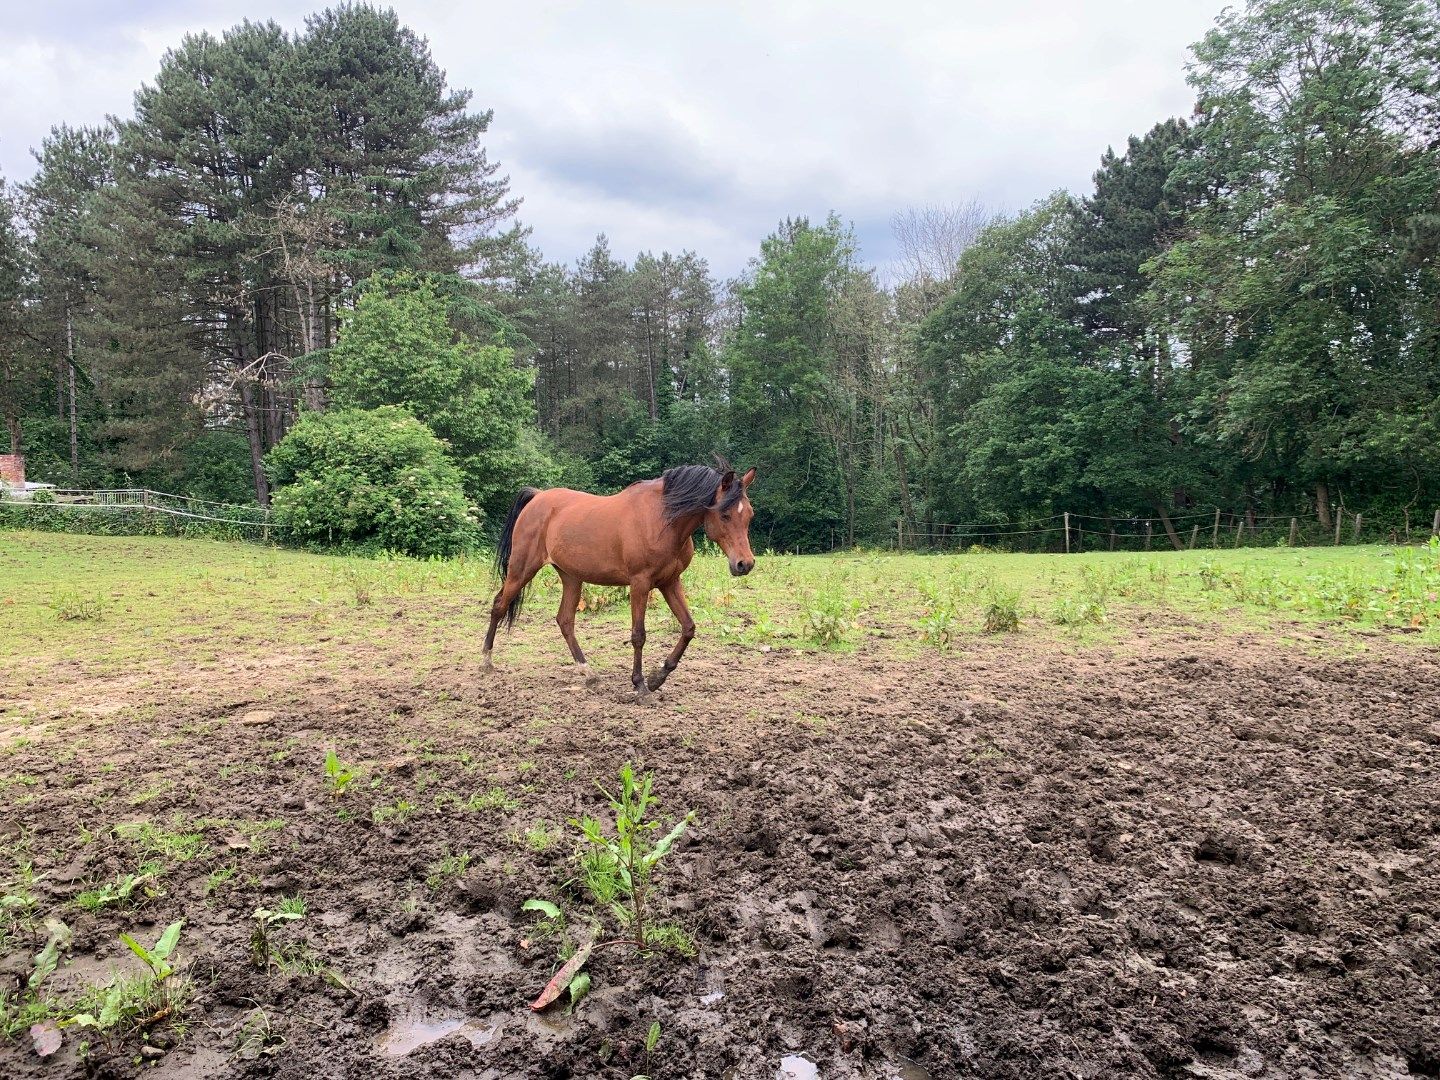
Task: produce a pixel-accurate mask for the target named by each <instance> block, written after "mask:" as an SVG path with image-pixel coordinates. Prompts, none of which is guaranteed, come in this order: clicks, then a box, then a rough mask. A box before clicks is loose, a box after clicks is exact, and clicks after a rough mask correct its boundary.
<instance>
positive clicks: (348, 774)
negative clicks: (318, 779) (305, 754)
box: [325, 746, 360, 799]
mask: <svg viewBox="0 0 1440 1080" xmlns="http://www.w3.org/2000/svg"><path fill="white" fill-rule="evenodd" d="M359 775H360V774H359V773H358V772H357V771H356V770H355V769H352V768H351V767H350V766H348V765H345V764H344V763H343V762H341V760H340V756H339V755H338V754H336V753H335V748H334V747H333V746H332V747H330V748H328V749H327V750H326V751H325V786H326V787H327V788H329V789H330V794H332V795H334V796H335V797H336V798H337V799H338V798H339V797H340V796H341V795H344V794H345V790H346V788H348V787H349V786H350V785H351V784H352V783H354V781H355V779H356V778H357V777H358V776H359Z"/></svg>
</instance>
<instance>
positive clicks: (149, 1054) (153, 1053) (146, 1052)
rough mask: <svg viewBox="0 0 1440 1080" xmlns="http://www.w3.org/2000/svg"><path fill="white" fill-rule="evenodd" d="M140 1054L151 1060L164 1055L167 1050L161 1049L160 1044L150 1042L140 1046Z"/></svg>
mask: <svg viewBox="0 0 1440 1080" xmlns="http://www.w3.org/2000/svg"><path fill="white" fill-rule="evenodd" d="M140 1056H141V1057H142V1058H145V1059H147V1060H149V1061H154V1060H156V1059H157V1058H162V1057H164V1056H165V1051H164V1050H161V1049H160V1047H158V1046H151V1045H150V1044H149V1043H146V1044H145V1045H144V1046H142V1047H140Z"/></svg>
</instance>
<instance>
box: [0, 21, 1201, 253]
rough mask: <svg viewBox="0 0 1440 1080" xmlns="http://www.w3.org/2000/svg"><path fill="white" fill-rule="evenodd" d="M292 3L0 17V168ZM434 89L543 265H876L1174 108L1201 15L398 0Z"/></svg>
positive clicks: (1000, 205)
mask: <svg viewBox="0 0 1440 1080" xmlns="http://www.w3.org/2000/svg"><path fill="white" fill-rule="evenodd" d="M318 6H320V5H319V4H318V3H295V2H292V0H250V2H248V3H239V2H234V0H218V2H211V3H205V4H197V3H188V4H187V3H179V2H175V0H133V2H115V0H58V2H51V3H46V2H44V0H40V2H33V3H26V2H21V3H17V4H15V5H13V6H11V7H10V10H8V11H7V12H6V15H5V17H4V20H3V24H0V173H3V175H4V176H5V177H6V178H8V179H10V180H12V181H15V180H23V179H25V178H27V177H28V176H29V175H30V174H31V172H32V170H33V168H34V162H33V159H32V158H31V156H30V152H29V151H30V148H31V147H32V146H37V145H38V144H39V142H40V140H41V138H42V137H43V136H44V135H45V134H46V133H47V132H48V131H49V129H50V126H51V125H52V124H55V123H60V122H66V123H70V124H95V123H99V122H101V121H102V120H103V118H104V117H105V115H106V114H107V113H114V114H118V115H121V116H129V115H130V113H131V96H132V94H133V92H134V90H135V88H136V87H137V86H138V85H139V84H140V83H142V82H149V81H153V78H154V75H155V72H156V69H157V67H158V65H159V62H160V57H161V55H162V54H163V53H164V51H165V49H167V48H169V47H170V46H173V45H175V44H177V43H178V42H179V40H180V38H181V36H182V35H183V34H184V33H186V32H187V31H194V30H200V29H208V30H211V31H214V32H217V33H218V32H220V31H222V30H224V29H225V28H227V27H229V26H231V25H233V24H235V23H236V22H238V21H240V20H241V19H242V18H245V17H250V18H257V19H264V18H273V19H275V20H276V21H278V22H280V23H281V24H282V25H285V26H287V27H290V28H292V29H298V28H299V27H301V26H302V25H303V20H304V16H305V14H306V13H307V12H309V11H312V10H315V9H316V8H317V7H318ZM394 6H395V7H396V9H397V10H398V11H399V13H400V17H401V18H402V19H403V20H404V21H405V22H407V23H408V24H409V25H410V26H411V27H413V28H414V29H415V30H417V31H418V32H419V33H421V34H423V35H424V36H426V37H427V38H428V39H429V41H430V46H431V49H432V50H433V52H434V55H435V58H436V60H437V61H438V63H439V64H440V66H441V67H443V68H444V69H445V70H446V71H447V72H448V74H449V78H450V82H451V83H452V85H456V86H463V87H468V88H469V89H471V90H473V91H474V94H475V98H474V101H475V105H476V106H477V107H483V108H493V109H494V110H495V122H494V125H493V127H492V129H491V138H490V141H489V146H490V149H491V155H492V157H493V158H496V159H498V160H499V161H500V162H501V163H502V165H503V166H504V169H505V171H506V172H508V173H509V175H510V177H511V181H512V186H513V189H514V191H515V193H516V194H517V195H519V196H521V197H522V198H523V199H524V205H523V207H522V211H521V217H522V220H523V221H524V222H525V223H526V224H528V225H530V226H531V227H532V228H533V229H534V235H533V241H534V242H535V243H536V244H537V245H538V246H539V247H540V248H541V250H543V251H544V252H545V255H546V257H547V258H550V259H555V260H561V261H565V262H570V261H573V260H574V259H575V258H577V257H578V256H579V255H580V254H581V253H582V252H583V251H585V249H587V248H588V247H589V246H590V244H591V242H593V240H594V237H595V235H596V233H599V232H605V233H606V234H608V236H609V237H610V241H611V247H612V248H613V250H614V251H615V252H616V254H617V255H619V256H621V257H622V258H625V259H627V260H629V259H631V258H633V256H634V255H635V253H636V252H637V251H641V250H654V251H659V250H662V249H669V250H671V251H679V250H680V249H682V248H691V249H694V250H696V251H698V252H700V253H701V254H702V255H705V256H706V257H708V258H709V259H710V262H711V265H712V267H713V268H714V269H715V271H716V272H717V273H718V274H720V275H729V274H733V273H735V272H736V271H738V270H739V269H740V268H741V267H742V266H743V265H744V263H745V260H746V259H748V258H749V257H750V256H752V255H754V254H755V253H756V251H757V249H758V246H759V242H760V239H761V238H762V237H763V236H764V235H765V234H766V233H767V232H769V231H770V230H772V229H773V228H774V227H775V225H776V223H777V222H778V221H779V220H781V219H782V218H784V217H786V216H794V215H801V214H807V215H810V216H812V217H823V216H824V215H825V213H826V212H827V211H830V210H834V211H836V212H837V213H838V214H840V215H841V217H842V218H845V219H846V220H849V221H852V222H854V224H855V228H856V231H857V233H858V235H859V237H860V240H861V246H862V250H863V252H864V254H865V256H866V257H867V258H868V259H870V260H871V261H873V262H876V263H879V264H884V263H885V262H886V261H887V260H888V259H889V258H890V256H891V254H892V245H891V239H890V229H889V220H890V216H891V214H892V213H894V211H896V210H897V209H902V208H904V207H906V206H914V205H924V204H927V203H946V202H963V201H966V200H968V199H970V198H978V199H980V200H982V201H983V202H985V203H986V204H988V205H990V206H993V207H995V208H996V209H999V210H1010V211H1013V210H1018V209H1020V208H1022V207H1024V206H1027V205H1029V204H1030V203H1031V202H1033V201H1034V200H1036V199H1038V198H1041V197H1043V196H1044V195H1046V194H1048V193H1049V192H1051V191H1053V190H1055V189H1057V188H1069V189H1071V190H1073V191H1077V192H1080V191H1083V190H1085V189H1086V187H1087V186H1088V183H1089V178H1090V175H1091V173H1092V172H1093V171H1094V169H1095V166H1096V164H1097V162H1098V160H1099V157H1100V154H1101V153H1102V152H1103V151H1104V150H1105V148H1106V146H1109V145H1117V146H1118V145H1121V144H1123V143H1124V141H1125V138H1126V136H1127V135H1130V134H1131V133H1137V134H1138V133H1143V132H1144V131H1145V130H1147V129H1148V128H1149V127H1150V126H1151V125H1152V124H1154V123H1155V122H1157V121H1159V120H1162V119H1164V118H1166V117H1168V116H1172V115H1176V114H1179V115H1188V114H1189V113H1190V108H1191V103H1192V96H1191V94H1190V92H1189V89H1188V87H1187V86H1186V84H1185V72H1184V64H1185V61H1186V59H1187V56H1188V47H1189V45H1190V44H1191V43H1192V42H1194V41H1196V40H1197V39H1198V38H1199V37H1200V36H1201V35H1202V34H1203V33H1204V32H1205V30H1206V29H1207V28H1208V27H1209V26H1210V24H1211V22H1212V21H1213V19H1214V17H1215V16H1216V15H1217V14H1218V13H1219V12H1220V10H1221V8H1222V7H1223V6H1224V5H1223V3H1222V2H1221V0H1164V2H1161V3H1157V2H1155V0H1085V2H1084V3H1077V2H1075V0H1014V2H1010V3H996V2H993V0H965V2H949V3H946V2H939V3H917V2H908V0H907V2H898V0H888V2H884V0H879V2H877V0H870V2H867V3H840V2H835V3H818V2H817V3H795V2H778V0H770V2H761V3H753V4H752V3H724V4H722V3H684V2H680V3H677V2H675V0H670V2H668V3H602V2H598V0H594V2H590V3H583V2H574V3H551V2H543V0H515V2H511V3H484V2H480V3H464V2H449V0H403V2H400V3H397V4H395V5H394Z"/></svg>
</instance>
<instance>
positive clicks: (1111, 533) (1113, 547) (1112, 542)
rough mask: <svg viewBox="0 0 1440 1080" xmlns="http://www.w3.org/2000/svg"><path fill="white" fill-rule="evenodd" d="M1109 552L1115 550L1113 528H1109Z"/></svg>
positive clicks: (1112, 526)
mask: <svg viewBox="0 0 1440 1080" xmlns="http://www.w3.org/2000/svg"><path fill="white" fill-rule="evenodd" d="M1110 550H1111V551H1114V550H1115V526H1114V525H1111V526H1110Z"/></svg>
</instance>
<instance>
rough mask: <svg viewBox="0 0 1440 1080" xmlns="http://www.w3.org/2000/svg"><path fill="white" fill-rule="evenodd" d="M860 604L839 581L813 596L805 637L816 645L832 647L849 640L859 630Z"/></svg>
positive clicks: (819, 590)
mask: <svg viewBox="0 0 1440 1080" xmlns="http://www.w3.org/2000/svg"><path fill="white" fill-rule="evenodd" d="M859 612H860V601H859V600H858V599H856V598H855V597H853V596H849V595H847V594H846V593H845V591H844V589H843V586H841V585H840V584H839V583H837V582H831V583H828V584H827V585H826V586H825V587H824V588H822V589H817V590H816V591H815V592H814V593H813V594H811V596H810V599H809V601H808V602H807V603H806V606H805V636H806V637H808V638H809V639H810V640H811V641H813V642H815V643H816V644H817V645H822V646H824V647H826V648H833V647H834V646H837V645H842V644H844V643H845V642H847V641H848V640H850V637H851V635H852V634H853V633H854V632H855V631H856V630H858V629H859V626H860V624H859V623H858V622H857V621H856V616H857V615H858V614H859Z"/></svg>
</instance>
